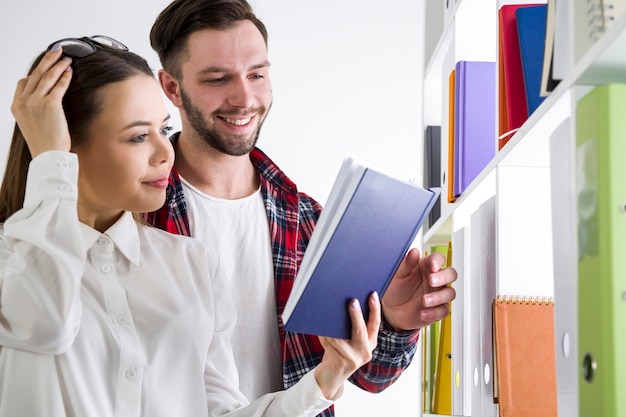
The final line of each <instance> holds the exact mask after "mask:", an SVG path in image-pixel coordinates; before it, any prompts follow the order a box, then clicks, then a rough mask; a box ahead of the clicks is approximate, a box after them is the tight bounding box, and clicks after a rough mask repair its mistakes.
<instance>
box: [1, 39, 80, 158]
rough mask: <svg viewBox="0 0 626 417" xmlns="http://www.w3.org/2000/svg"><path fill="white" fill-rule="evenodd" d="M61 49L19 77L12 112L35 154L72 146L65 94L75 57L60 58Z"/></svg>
mask: <svg viewBox="0 0 626 417" xmlns="http://www.w3.org/2000/svg"><path fill="white" fill-rule="evenodd" d="M60 56H61V50H53V51H48V52H47V53H46V54H44V56H43V57H42V59H41V61H40V62H39V64H38V65H37V66H36V68H35V69H34V70H33V71H32V72H31V74H30V75H29V76H28V77H26V78H24V79H22V80H20V81H18V83H17V87H16V90H15V95H14V98H13V103H12V105H11V112H12V113H13V115H14V116H15V120H16V122H17V124H18V125H19V127H20V129H21V131H22V133H23V135H24V138H25V139H26V142H27V144H28V148H29V150H30V152H31V155H32V157H33V158H34V157H36V156H37V155H39V154H40V153H43V152H45V151H48V150H69V149H70V147H71V142H70V137H69V132H68V127H67V122H66V120H65V113H64V111H63V104H62V103H63V96H64V94H65V92H66V91H67V89H68V87H69V84H70V81H71V78H72V71H71V67H70V64H71V60H70V59H69V58H67V59H66V58H63V59H60V60H59V57H60Z"/></svg>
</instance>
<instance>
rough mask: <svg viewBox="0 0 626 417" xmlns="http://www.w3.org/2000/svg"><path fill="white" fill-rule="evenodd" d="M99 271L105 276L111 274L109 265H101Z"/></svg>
mask: <svg viewBox="0 0 626 417" xmlns="http://www.w3.org/2000/svg"><path fill="white" fill-rule="evenodd" d="M100 271H102V272H104V273H105V274H106V273H108V272H111V265H102V266H101V267H100Z"/></svg>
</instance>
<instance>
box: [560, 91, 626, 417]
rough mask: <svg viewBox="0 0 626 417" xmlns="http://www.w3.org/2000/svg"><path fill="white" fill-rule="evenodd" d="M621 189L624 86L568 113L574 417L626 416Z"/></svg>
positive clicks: (625, 144)
mask: <svg viewBox="0 0 626 417" xmlns="http://www.w3.org/2000/svg"><path fill="white" fill-rule="evenodd" d="M625 184H626V84H610V85H605V86H600V87H595V88H593V89H592V90H591V91H590V92H589V93H588V94H587V95H586V96H584V97H583V98H582V99H581V100H580V101H579V102H578V106H577V109H576V189H577V215H578V216H577V217H578V219H577V221H578V326H579V327H578V337H579V341H578V342H579V344H578V367H579V372H578V373H579V378H578V387H579V415H580V417H590V416H626V325H624V320H625V319H626V185H625ZM556 302H557V303H558V300H556Z"/></svg>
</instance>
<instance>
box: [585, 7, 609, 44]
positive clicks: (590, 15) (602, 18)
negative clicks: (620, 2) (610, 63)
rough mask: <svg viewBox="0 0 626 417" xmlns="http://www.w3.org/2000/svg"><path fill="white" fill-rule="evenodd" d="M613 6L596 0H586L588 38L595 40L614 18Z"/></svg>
mask: <svg viewBox="0 0 626 417" xmlns="http://www.w3.org/2000/svg"><path fill="white" fill-rule="evenodd" d="M614 9H615V6H613V4H612V3H609V2H606V1H598V0H587V22H588V28H589V39H591V40H592V41H594V42H595V41H597V40H598V39H599V38H600V36H601V35H602V34H603V33H604V32H606V30H607V28H608V27H609V26H610V25H611V23H613V21H614V20H615V13H614Z"/></svg>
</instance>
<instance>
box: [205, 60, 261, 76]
mask: <svg viewBox="0 0 626 417" xmlns="http://www.w3.org/2000/svg"><path fill="white" fill-rule="evenodd" d="M270 65H271V64H270V62H269V61H263V62H260V63H258V64H255V65H252V66H251V67H250V68H248V71H253V70H258V69H262V68H269V67H270ZM229 72H231V70H230V69H229V68H226V67H217V66H216V67H206V68H204V69H203V70H202V71H200V74H215V73H222V74H224V73H226V74H227V73H229Z"/></svg>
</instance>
